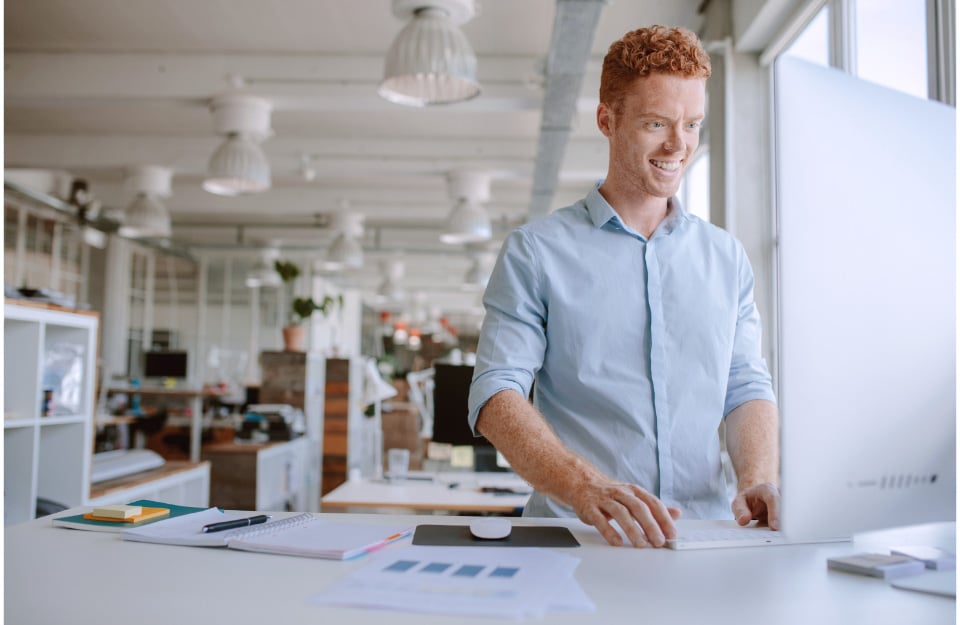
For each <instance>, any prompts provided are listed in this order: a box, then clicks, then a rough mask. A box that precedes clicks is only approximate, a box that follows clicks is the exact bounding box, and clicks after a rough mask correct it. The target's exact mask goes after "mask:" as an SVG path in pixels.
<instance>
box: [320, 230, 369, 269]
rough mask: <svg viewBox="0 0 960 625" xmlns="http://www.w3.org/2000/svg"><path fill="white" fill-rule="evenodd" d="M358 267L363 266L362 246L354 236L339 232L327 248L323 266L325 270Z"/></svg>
mask: <svg viewBox="0 0 960 625" xmlns="http://www.w3.org/2000/svg"><path fill="white" fill-rule="evenodd" d="M360 267H363V247H362V246H361V245H360V242H359V241H357V240H356V239H355V238H353V237H352V236H350V235H349V234H347V233H345V232H341V233H340V234H338V235H337V238H336V239H334V240H333V244H331V245H330V249H329V250H327V258H326V260H325V261H324V262H323V268H324V269H326V270H327V271H340V270H343V269H359V268H360Z"/></svg>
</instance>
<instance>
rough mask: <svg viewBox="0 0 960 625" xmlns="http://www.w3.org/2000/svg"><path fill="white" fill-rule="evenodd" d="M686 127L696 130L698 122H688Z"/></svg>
mask: <svg viewBox="0 0 960 625" xmlns="http://www.w3.org/2000/svg"><path fill="white" fill-rule="evenodd" d="M687 128H689V129H690V130H698V129H699V128H700V122H690V123H689V124H687Z"/></svg>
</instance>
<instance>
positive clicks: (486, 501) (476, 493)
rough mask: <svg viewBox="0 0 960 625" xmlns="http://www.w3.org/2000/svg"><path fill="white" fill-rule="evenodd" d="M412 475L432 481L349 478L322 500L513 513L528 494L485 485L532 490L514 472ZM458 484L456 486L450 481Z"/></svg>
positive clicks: (339, 506)
mask: <svg viewBox="0 0 960 625" xmlns="http://www.w3.org/2000/svg"><path fill="white" fill-rule="evenodd" d="M410 475H411V476H414V477H421V478H423V477H428V478H431V480H432V481H423V480H418V479H409V480H379V481H373V480H367V479H359V480H349V481H347V482H344V483H343V484H341V485H340V486H338V487H337V488H335V489H334V490H332V491H330V492H329V493H327V494H326V495H325V496H324V497H323V498H322V499H321V500H320V501H321V507H322V510H323V511H324V512H330V511H340V510H344V509H348V508H360V509H365V510H364V511H372V509H374V508H402V509H406V510H417V511H422V512H473V513H485V512H490V513H498V514H513V513H515V512H518V511H519V510H522V509H523V507H524V506H525V505H526V503H527V499H529V498H530V495H529V494H519V495H515V494H503V493H484V492H481V491H480V488H481V487H482V486H499V487H501V488H512V489H516V490H518V491H529V490H530V486H529V485H528V484H527V483H526V482H524V481H523V480H522V479H520V477H518V476H517V475H516V474H515V473H475V472H472V471H471V472H454V471H451V472H440V473H426V472H419V471H411V473H410ZM451 484H455V485H456V486H455V487H454V488H451V487H450V485H451Z"/></svg>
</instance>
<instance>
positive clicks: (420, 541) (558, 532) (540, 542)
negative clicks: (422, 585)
mask: <svg viewBox="0 0 960 625" xmlns="http://www.w3.org/2000/svg"><path fill="white" fill-rule="evenodd" d="M413 544H414V545H428V546H443V547H579V546H580V543H579V542H577V539H576V538H574V537H573V534H571V533H570V530H568V529H567V528H565V527H557V526H553V525H550V526H539V525H515V526H513V529H512V530H510V535H509V536H507V537H506V538H499V539H496V540H484V539H482V538H475V537H474V536H473V534H471V533H470V528H469V527H468V526H466V525H418V526H417V529H416V531H415V532H414V533H413Z"/></svg>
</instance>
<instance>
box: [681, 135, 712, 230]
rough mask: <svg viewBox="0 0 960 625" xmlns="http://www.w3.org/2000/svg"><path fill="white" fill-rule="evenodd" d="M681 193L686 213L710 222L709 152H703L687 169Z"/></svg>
mask: <svg viewBox="0 0 960 625" xmlns="http://www.w3.org/2000/svg"><path fill="white" fill-rule="evenodd" d="M682 193H683V194H682V198H683V207H684V208H685V209H686V211H687V212H688V213H690V214H692V215H696V216H697V217H699V218H700V219H702V220H704V221H710V152H707V151H704V152H703V153H702V154H701V155H700V156H699V157H698V158H697V159H696V160H695V161H693V163H692V164H691V165H690V167H689V169H687V173H686V175H685V176H684V180H683V192H682Z"/></svg>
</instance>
